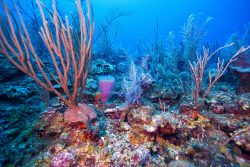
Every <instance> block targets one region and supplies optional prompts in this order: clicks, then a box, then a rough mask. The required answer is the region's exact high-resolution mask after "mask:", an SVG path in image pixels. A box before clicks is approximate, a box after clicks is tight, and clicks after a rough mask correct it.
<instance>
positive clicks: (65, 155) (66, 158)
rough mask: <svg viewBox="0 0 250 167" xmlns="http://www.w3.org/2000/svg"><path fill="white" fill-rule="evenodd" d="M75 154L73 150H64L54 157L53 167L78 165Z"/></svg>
mask: <svg viewBox="0 0 250 167" xmlns="http://www.w3.org/2000/svg"><path fill="white" fill-rule="evenodd" d="M75 160H76V159H75V153H74V152H73V151H72V150H64V151H62V152H60V153H59V154H57V155H56V156H54V157H53V158H52V160H51V164H50V166H51V167H71V166H74V165H75V164H76V161H75Z"/></svg>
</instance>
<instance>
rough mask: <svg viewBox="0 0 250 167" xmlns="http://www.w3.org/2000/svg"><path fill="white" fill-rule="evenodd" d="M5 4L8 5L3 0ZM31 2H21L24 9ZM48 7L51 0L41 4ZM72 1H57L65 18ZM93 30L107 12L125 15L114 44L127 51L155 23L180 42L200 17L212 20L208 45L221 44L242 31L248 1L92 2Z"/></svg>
mask: <svg viewBox="0 0 250 167" xmlns="http://www.w3.org/2000/svg"><path fill="white" fill-rule="evenodd" d="M6 2H7V4H8V3H9V2H8V1H6ZM30 2H31V0H27V1H26V2H22V3H23V4H25V5H26V6H25V7H26V8H27V10H29V9H30V7H31V4H30ZM43 2H44V3H45V4H46V5H47V6H48V7H50V6H51V0H44V1H43ZM74 2H75V1H74V0H60V1H57V5H58V9H59V11H60V12H62V13H63V14H64V15H70V12H71V11H73V10H74V8H75V4H74ZM92 5H93V9H94V14H95V25H96V27H97V26H98V25H100V24H101V23H103V22H104V20H105V18H106V17H107V16H108V15H109V13H110V12H114V11H120V12H126V13H128V15H127V16H125V17H122V18H121V19H119V22H120V24H121V26H122V27H121V28H122V29H121V31H120V33H119V34H118V36H117V38H116V41H115V45H117V46H119V47H124V48H127V49H130V51H131V52H133V51H134V49H135V48H136V44H137V42H138V39H139V38H142V40H143V42H145V43H148V42H149V41H150V40H152V38H153V36H154V31H155V30H156V24H157V23H158V26H159V36H160V37H161V38H163V39H164V38H166V36H167V34H168V32H169V31H173V32H174V33H175V35H176V37H177V39H179V40H180V39H181V31H182V29H181V27H182V26H183V24H184V23H185V22H186V21H187V18H188V16H189V15H190V14H192V13H194V14H201V19H203V20H205V19H206V18H207V17H212V18H213V20H212V21H211V22H210V23H209V24H208V27H207V34H206V36H205V37H204V38H205V39H206V41H208V42H214V41H218V42H219V43H220V44H221V45H222V44H224V43H225V42H226V40H227V39H228V37H229V36H230V34H232V33H234V32H237V33H239V34H241V33H243V32H244V25H245V24H247V23H248V22H249V21H250V12H249V7H250V1H249V0H219V1H218V0H191V1H188V0H173V1H171V0H157V1H153V0H92Z"/></svg>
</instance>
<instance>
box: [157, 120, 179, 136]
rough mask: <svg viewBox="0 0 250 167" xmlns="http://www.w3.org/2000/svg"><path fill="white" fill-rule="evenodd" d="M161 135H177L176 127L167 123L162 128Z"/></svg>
mask: <svg viewBox="0 0 250 167" xmlns="http://www.w3.org/2000/svg"><path fill="white" fill-rule="evenodd" d="M160 133H161V134H163V135H170V134H173V133H176V127H175V125H173V124H171V123H170V122H168V121H167V122H166V123H165V124H164V125H161V126H160Z"/></svg>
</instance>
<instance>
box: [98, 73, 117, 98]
mask: <svg viewBox="0 0 250 167" xmlns="http://www.w3.org/2000/svg"><path fill="white" fill-rule="evenodd" d="M114 82H115V78H114V77H112V76H101V77H99V87H100V93H101V101H102V102H103V103H106V102H107V101H108V99H109V96H110V93H111V91H112V89H113V86H114Z"/></svg>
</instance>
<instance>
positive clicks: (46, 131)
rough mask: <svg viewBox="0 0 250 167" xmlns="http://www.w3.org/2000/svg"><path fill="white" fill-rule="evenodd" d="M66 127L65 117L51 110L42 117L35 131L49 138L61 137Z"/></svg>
mask: <svg viewBox="0 0 250 167" xmlns="http://www.w3.org/2000/svg"><path fill="white" fill-rule="evenodd" d="M64 127H65V126H64V121H63V115H62V114H61V113H60V112H58V111H56V110H51V111H48V112H46V113H44V114H43V115H42V117H41V118H40V120H39V121H38V123H37V125H36V126H35V131H36V133H37V134H38V135H39V136H43V137H49V136H56V135H59V134H60V133H61V132H62V131H63V129H64Z"/></svg>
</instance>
